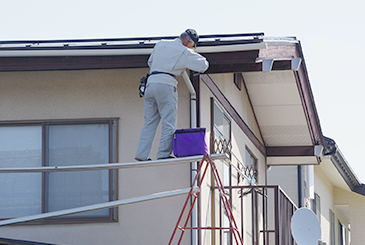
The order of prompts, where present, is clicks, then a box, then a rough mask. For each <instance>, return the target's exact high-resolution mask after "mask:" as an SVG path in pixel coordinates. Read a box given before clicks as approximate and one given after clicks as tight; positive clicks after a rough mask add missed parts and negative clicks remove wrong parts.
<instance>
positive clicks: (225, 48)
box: [0, 33, 322, 164]
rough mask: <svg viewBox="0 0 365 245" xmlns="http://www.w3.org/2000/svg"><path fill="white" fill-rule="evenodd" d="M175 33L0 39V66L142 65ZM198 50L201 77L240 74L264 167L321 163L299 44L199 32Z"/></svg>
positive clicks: (318, 135) (317, 127) (318, 132)
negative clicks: (206, 66)
mask: <svg viewBox="0 0 365 245" xmlns="http://www.w3.org/2000/svg"><path fill="white" fill-rule="evenodd" d="M173 38H176V37H145V38H123V39H90V40H54V41H46V40H43V41H34V40H28V41H3V42H0V71H42V70H75V69H120V68H147V59H148V57H149V54H150V53H151V52H152V48H153V46H154V44H155V43H156V42H157V41H159V40H161V39H173ZM197 52H199V53H202V54H204V56H205V57H206V58H207V59H208V61H209V63H210V67H209V69H208V70H207V71H206V74H216V73H241V74H242V76H243V78H244V83H245V85H246V89H247V92H248V94H249V96H250V100H251V102H252V106H253V111H254V113H255V116H256V119H257V123H258V125H259V127H260V131H261V135H254V134H253V133H252V132H251V134H252V135H254V137H256V139H254V141H255V142H257V147H258V148H259V149H260V150H261V152H262V153H263V154H264V155H267V156H268V159H269V161H268V164H278V163H285V164H301V163H313V164H316V163H319V159H318V157H316V156H315V155H314V146H315V145H321V144H322V133H321V128H320V124H319V120H318V116H317V112H316V108H315V105H314V100H313V95H312V92H311V88H310V84H309V79H308V75H307V71H306V67H305V62H304V57H303V53H302V50H301V46H300V42H299V41H297V40H296V39H295V38H266V37H264V34H263V33H250V34H232V35H202V36H200V39H199V45H198V47H197ZM242 124H245V123H244V122H243V123H242ZM249 131H250V129H249V128H247V130H246V132H249ZM249 133H250V132H249Z"/></svg>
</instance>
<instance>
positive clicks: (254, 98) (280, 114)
mask: <svg viewBox="0 0 365 245" xmlns="http://www.w3.org/2000/svg"><path fill="white" fill-rule="evenodd" d="M243 77H244V81H245V84H246V87H247V90H248V94H249V96H250V99H251V103H252V106H253V109H254V111H255V115H256V118H257V121H258V124H259V126H260V130H261V133H262V136H263V138H264V140H265V144H266V145H267V146H304V145H312V141H311V137H310V132H309V127H308V124H307V120H306V117H305V114H304V109H303V105H302V102H301V97H300V94H299V90H298V87H297V83H296V79H295V76H294V72H293V71H291V70H290V71H271V72H248V73H243Z"/></svg>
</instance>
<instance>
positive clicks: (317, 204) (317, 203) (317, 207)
mask: <svg viewBox="0 0 365 245" xmlns="http://www.w3.org/2000/svg"><path fill="white" fill-rule="evenodd" d="M312 204H313V212H314V213H315V214H316V215H317V218H318V220H319V222H321V198H320V197H319V195H318V194H317V193H314V199H313V201H312Z"/></svg>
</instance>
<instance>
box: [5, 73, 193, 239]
mask: <svg viewBox="0 0 365 245" xmlns="http://www.w3.org/2000/svg"><path fill="white" fill-rule="evenodd" d="M146 73H147V69H129V70H128V69H124V70H119V69H114V70H87V71H85V70H81V71H40V72H2V73H0V87H1V90H0V93H1V94H0V115H1V119H0V120H2V121H10V120H11V121H12V120H41V119H79V118H82V119H84V118H112V117H113V118H120V120H119V138H118V139H119V142H118V146H119V149H118V153H119V159H118V162H131V161H134V153H135V150H136V148H137V143H138V139H139V134H140V131H141V128H142V125H143V99H141V98H139V96H138V86H139V79H140V78H141V77H142V76H143V75H145V74H146ZM178 91H179V107H178V115H179V118H178V127H179V128H187V127H189V125H190V117H189V115H190V104H189V93H188V91H187V89H186V85H185V83H184V82H183V80H180V83H179V85H178ZM159 135H160V129H158V131H157V134H156V140H155V144H154V146H153V149H152V153H151V158H153V159H156V152H157V147H158V144H157V143H158V140H159ZM189 182H190V166H189V164H186V165H181V164H180V165H177V166H168V167H153V168H144V169H135V170H133V169H128V170H120V171H119V199H124V198H129V197H138V196H142V195H148V194H153V193H155V192H161V191H168V190H174V189H179V188H187V187H189V186H190V183H189ZM0 198H1V197H0ZM185 199H186V196H179V197H173V198H169V199H162V200H155V201H149V202H144V203H139V204H135V205H127V206H123V207H120V208H119V221H118V222H111V223H83V224H57V225H56V224H48V225H17V226H5V227H1V228H0V237H5V238H11V239H21V240H30V241H39V242H47V243H55V244H70V245H72V244H75V245H82V244H88V245H90V244H95V245H99V244H109V245H112V244H118V245H120V244H143V245H144V244H166V243H168V241H169V239H170V236H171V234H172V231H173V228H174V227H175V224H176V221H177V219H178V217H179V215H180V212H181V208H182V206H183V203H184V202H185ZM184 244H190V236H189V232H186V234H185V235H184Z"/></svg>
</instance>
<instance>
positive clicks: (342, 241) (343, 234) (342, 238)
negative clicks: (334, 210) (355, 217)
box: [338, 222, 347, 245]
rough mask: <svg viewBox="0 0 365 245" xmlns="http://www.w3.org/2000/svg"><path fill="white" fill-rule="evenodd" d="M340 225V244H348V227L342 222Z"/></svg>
mask: <svg viewBox="0 0 365 245" xmlns="http://www.w3.org/2000/svg"><path fill="white" fill-rule="evenodd" d="M338 227H339V244H340V245H347V244H346V227H345V226H344V225H343V224H342V223H341V222H339V224H338Z"/></svg>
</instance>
